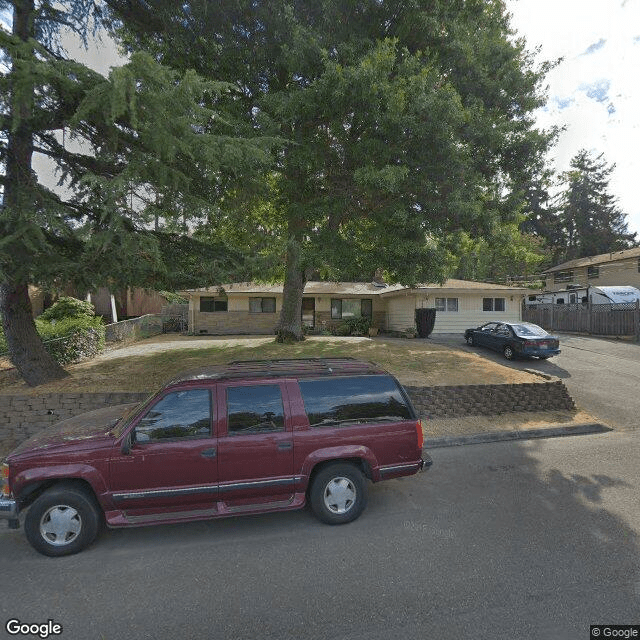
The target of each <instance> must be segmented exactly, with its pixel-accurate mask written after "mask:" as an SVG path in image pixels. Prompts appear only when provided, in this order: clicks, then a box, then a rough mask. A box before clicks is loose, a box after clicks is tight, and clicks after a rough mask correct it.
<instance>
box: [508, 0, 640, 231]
mask: <svg viewBox="0 0 640 640" xmlns="http://www.w3.org/2000/svg"><path fill="white" fill-rule="evenodd" d="M506 4H507V9H508V11H509V12H510V13H511V14H512V25H513V27H514V28H515V29H516V30H517V32H518V35H522V36H524V37H525V38H526V40H527V46H528V48H529V49H531V50H533V49H534V48H535V47H538V46H539V47H540V49H541V50H540V53H539V60H540V61H542V60H554V59H556V58H560V57H561V58H562V62H561V63H560V64H559V65H558V66H557V67H556V68H554V69H553V70H552V71H551V72H550V73H549V74H548V76H547V83H548V86H549V88H548V96H549V101H548V104H547V106H546V108H544V109H542V110H541V111H540V112H539V114H538V123H539V125H540V126H542V127H550V126H553V125H559V126H563V127H565V131H564V132H563V133H562V134H561V135H560V138H559V142H558V145H557V147H556V148H555V149H554V150H553V152H552V160H553V163H554V166H555V168H556V169H557V170H558V171H565V170H567V169H568V168H569V162H570V160H571V158H572V157H573V156H574V155H575V154H576V153H577V152H578V151H579V150H580V149H582V148H585V149H592V150H593V151H595V152H597V153H601V152H604V154H605V158H606V160H607V162H608V163H615V164H616V170H615V172H614V175H613V176H612V179H611V185H610V186H611V192H612V193H613V194H614V195H615V196H617V197H618V200H619V204H620V206H621V208H622V209H623V211H625V213H627V215H628V218H627V219H628V222H629V228H630V229H631V230H632V231H638V232H640V153H639V152H638V150H639V149H640V126H639V123H640V83H639V82H638V80H637V79H638V69H639V68H640V0H625V1H621V0H507V2H506Z"/></svg>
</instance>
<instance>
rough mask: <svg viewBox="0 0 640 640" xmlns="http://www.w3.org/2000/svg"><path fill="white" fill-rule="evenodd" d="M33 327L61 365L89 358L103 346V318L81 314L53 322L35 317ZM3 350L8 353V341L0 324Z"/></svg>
mask: <svg viewBox="0 0 640 640" xmlns="http://www.w3.org/2000/svg"><path fill="white" fill-rule="evenodd" d="M36 329H37V330H38V333H39V334H40V337H41V338H42V341H43V342H44V346H45V348H46V350H47V351H48V352H49V353H50V354H51V355H52V356H53V358H54V359H55V360H56V361H57V362H58V363H59V364H61V365H65V364H70V363H72V362H78V361H79V360H84V359H85V358H92V357H94V356H96V355H98V353H100V352H101V351H102V349H104V343H105V339H104V334H105V327H104V324H103V322H102V318H96V317H90V316H80V317H77V318H64V319H62V320H57V321H52V322H47V321H46V320H41V319H40V318H36ZM3 353H7V343H6V339H5V336H4V334H3V333H2V328H1V327H0V354H3Z"/></svg>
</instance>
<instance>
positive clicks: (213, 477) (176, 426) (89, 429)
mask: <svg viewBox="0 0 640 640" xmlns="http://www.w3.org/2000/svg"><path fill="white" fill-rule="evenodd" d="M422 444H423V435H422V425H421V423H420V420H418V418H417V416H416V413H415V411H414V409H413V407H412V405H411V402H410V400H409V398H408V396H407V394H406V392H405V390H404V389H403V388H402V386H401V385H400V384H399V383H398V381H397V380H396V379H395V378H393V377H392V376H391V375H390V374H388V373H387V372H385V371H384V370H382V369H380V368H379V367H378V366H377V365H374V364H372V363H368V362H360V361H357V360H353V359H351V358H333V359H306V360H270V361H262V362H236V363H231V364H230V365H226V366H222V367H210V368H208V369H206V370H199V371H197V372H190V373H189V372H187V373H185V374H183V375H180V376H178V377H177V378H175V379H173V380H171V381H170V382H169V383H167V384H166V385H165V386H164V387H163V388H162V389H160V391H158V392H157V393H155V394H153V395H151V396H150V397H149V398H148V399H147V400H146V401H144V402H142V403H141V404H139V405H121V406H118V407H107V408H105V409H99V410H97V411H92V412H90V413H86V414H83V415H80V416H77V417H75V418H71V419H68V420H64V421H62V422H60V423H58V425H57V426H55V427H52V428H50V429H47V430H45V431H43V432H42V433H41V434H39V435H36V436H34V437H32V438H30V439H29V440H27V441H26V442H24V443H22V444H21V445H20V446H19V447H18V448H17V449H16V450H15V451H13V452H12V453H11V454H9V455H8V456H7V458H6V459H5V460H4V461H2V464H0V472H1V473H0V518H5V519H7V520H8V523H9V526H10V527H13V528H17V527H18V526H19V524H20V517H19V516H20V514H21V512H22V511H26V517H25V519H24V527H25V533H26V536H27V539H28V540H29V542H30V543H31V545H32V546H33V547H34V548H35V549H36V550H37V551H39V552H40V553H43V554H45V555H49V556H63V555H69V554H71V553H76V552H78V551H80V550H82V549H83V548H85V547H86V546H87V545H89V544H90V543H91V542H92V541H93V540H94V538H95V537H96V535H97V533H98V529H99V525H100V523H101V522H102V521H104V522H106V524H107V526H109V527H133V526H142V525H151V524H162V523H173V522H184V521H192V520H204V519H210V518H220V517H225V516H234V515H241V514H252V513H265V512H270V511H286V510H289V509H298V508H300V507H303V506H304V505H305V503H307V502H309V503H310V505H311V509H312V511H313V512H314V514H315V515H316V516H317V517H318V518H319V519H320V520H321V521H323V522H326V523H328V524H344V523H347V522H351V521H352V520H355V519H356V518H357V517H358V516H359V515H360V514H361V513H362V511H363V510H364V508H365V506H366V503H367V480H371V481H372V482H378V481H380V480H387V479H390V478H399V477H401V476H408V475H411V474H414V473H417V472H418V471H420V470H421V469H423V468H424V467H425V466H428V465H429V464H430V459H429V457H428V456H427V455H425V454H423V453H422Z"/></svg>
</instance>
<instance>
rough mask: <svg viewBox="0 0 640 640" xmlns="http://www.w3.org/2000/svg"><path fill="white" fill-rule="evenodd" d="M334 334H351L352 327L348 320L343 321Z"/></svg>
mask: <svg viewBox="0 0 640 640" xmlns="http://www.w3.org/2000/svg"><path fill="white" fill-rule="evenodd" d="M333 334H334V335H336V336H350V335H351V327H350V326H349V325H348V324H347V323H346V322H341V323H340V324H339V325H338V326H337V327H336V328H335V329H334V330H333Z"/></svg>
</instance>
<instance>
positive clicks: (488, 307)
mask: <svg viewBox="0 0 640 640" xmlns="http://www.w3.org/2000/svg"><path fill="white" fill-rule="evenodd" d="M534 300H535V297H534ZM505 308H506V305H505V299H504V298H482V310H483V311H504V310H505Z"/></svg>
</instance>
